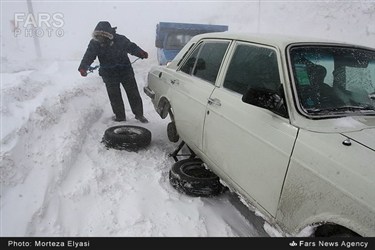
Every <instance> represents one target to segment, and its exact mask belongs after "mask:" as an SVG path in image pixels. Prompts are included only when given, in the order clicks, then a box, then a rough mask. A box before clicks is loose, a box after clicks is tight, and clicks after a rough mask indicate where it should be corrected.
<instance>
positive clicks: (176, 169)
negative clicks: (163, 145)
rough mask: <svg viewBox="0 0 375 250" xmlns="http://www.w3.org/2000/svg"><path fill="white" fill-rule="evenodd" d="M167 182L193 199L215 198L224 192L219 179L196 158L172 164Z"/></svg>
mask: <svg viewBox="0 0 375 250" xmlns="http://www.w3.org/2000/svg"><path fill="white" fill-rule="evenodd" d="M169 181H170V183H171V185H172V186H173V187H174V188H175V189H176V190H177V191H179V192H181V193H184V194H187V195H190V196H195V197H197V196H200V197H210V196H215V195H218V194H221V193H223V192H224V191H225V190H226V188H225V186H224V185H222V184H221V183H220V178H219V177H218V176H217V175H216V174H214V173H213V172H212V171H210V170H208V169H206V168H205V166H204V165H203V161H202V160H201V159H198V158H194V159H190V158H189V159H184V160H180V161H178V162H176V163H174V164H173V166H172V168H171V170H170V171H169Z"/></svg>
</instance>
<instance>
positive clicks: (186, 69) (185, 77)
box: [170, 40, 229, 149]
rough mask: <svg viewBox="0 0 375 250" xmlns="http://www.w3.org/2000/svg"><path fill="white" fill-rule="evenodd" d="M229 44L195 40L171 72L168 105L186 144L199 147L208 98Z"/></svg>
mask: <svg viewBox="0 0 375 250" xmlns="http://www.w3.org/2000/svg"><path fill="white" fill-rule="evenodd" d="M228 45H229V41H220V40H205V41H203V42H200V43H198V44H197V46H195V47H194V48H192V49H193V51H192V53H190V54H187V57H186V58H185V59H183V60H184V61H183V62H182V63H181V66H180V68H179V69H178V70H177V72H176V74H175V75H173V76H171V77H172V78H171V80H170V81H171V83H172V85H173V87H172V88H173V94H171V95H170V96H171V107H172V112H173V115H174V120H175V122H176V127H177V131H178V133H179V135H180V137H181V138H182V139H183V140H184V141H185V142H186V143H188V145H190V146H193V145H192V144H194V145H195V146H196V147H198V148H199V149H201V148H202V132H203V121H204V117H205V111H206V106H207V100H208V97H209V96H210V95H211V93H212V91H213V89H214V88H215V82H216V78H217V75H218V72H219V69H220V67H221V64H222V60H223V57H224V54H225V53H226V51H227V48H228Z"/></svg>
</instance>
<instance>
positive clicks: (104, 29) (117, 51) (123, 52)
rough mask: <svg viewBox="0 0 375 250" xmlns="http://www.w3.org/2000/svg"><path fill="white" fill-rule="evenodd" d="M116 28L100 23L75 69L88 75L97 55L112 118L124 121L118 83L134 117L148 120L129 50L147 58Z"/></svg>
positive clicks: (134, 54)
mask: <svg viewBox="0 0 375 250" xmlns="http://www.w3.org/2000/svg"><path fill="white" fill-rule="evenodd" d="M116 28H117V27H111V24H110V23H109V22H107V21H101V22H99V23H98V24H97V25H96V27H95V30H94V32H93V34H92V37H93V38H92V39H91V41H90V43H89V45H88V47H87V50H86V53H85V55H84V56H83V59H82V61H81V64H80V65H79V68H78V71H79V72H80V73H81V76H83V77H85V76H87V70H88V68H89V66H90V65H91V64H92V63H93V62H94V60H95V59H96V57H98V59H99V62H100V68H99V75H100V76H101V77H102V78H103V81H104V83H105V86H106V88H107V92H108V97H109V100H110V102H111V107H112V110H113V113H114V114H115V116H114V118H113V120H114V121H118V122H120V121H126V114H125V107H124V102H123V99H122V96H121V89H120V84H121V85H122V86H123V87H124V89H125V92H126V95H127V97H128V100H129V104H130V107H131V110H132V112H133V114H134V115H135V119H137V120H139V121H140V122H142V123H147V122H148V120H147V119H146V118H145V117H144V116H143V103H142V98H141V96H140V94H139V91H138V87H137V83H136V80H135V78H134V71H133V68H132V65H131V63H130V60H129V57H128V53H129V54H131V55H133V56H137V57H139V58H141V59H144V58H148V54H147V52H146V51H144V50H142V49H141V48H140V47H138V45H136V44H135V43H133V42H131V41H130V40H129V39H128V38H126V37H125V36H123V35H120V34H117V33H116Z"/></svg>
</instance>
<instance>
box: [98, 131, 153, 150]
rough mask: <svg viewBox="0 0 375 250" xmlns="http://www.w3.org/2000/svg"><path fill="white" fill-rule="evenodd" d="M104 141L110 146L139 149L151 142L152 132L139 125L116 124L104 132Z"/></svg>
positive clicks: (120, 148)
mask: <svg viewBox="0 0 375 250" xmlns="http://www.w3.org/2000/svg"><path fill="white" fill-rule="evenodd" d="M102 142H103V143H104V144H105V145H106V147H109V148H114V149H119V150H128V151H137V150H139V149H140V148H144V147H146V146H148V145H149V144H150V142H151V132H150V131H149V130H148V129H146V128H143V127H139V126H130V125H122V126H114V127H110V128H108V129H107V130H106V131H105V132H104V136H103V140H102Z"/></svg>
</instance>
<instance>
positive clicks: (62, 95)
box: [1, 59, 272, 236]
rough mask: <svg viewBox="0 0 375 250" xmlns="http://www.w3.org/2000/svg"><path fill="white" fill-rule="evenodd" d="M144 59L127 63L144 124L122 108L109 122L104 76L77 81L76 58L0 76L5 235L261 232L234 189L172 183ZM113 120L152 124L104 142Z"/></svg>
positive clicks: (165, 140)
mask: <svg viewBox="0 0 375 250" xmlns="http://www.w3.org/2000/svg"><path fill="white" fill-rule="evenodd" d="M150 61H152V59H151V60H150ZM150 61H146V60H143V61H137V62H136V63H135V64H134V69H135V72H136V75H137V81H138V85H139V89H140V92H141V95H142V97H143V100H144V106H145V116H146V117H147V118H148V119H149V120H150V122H149V123H148V124H140V123H139V122H138V121H137V120H135V119H134V116H133V115H132V114H131V111H130V109H129V105H127V106H126V111H127V115H128V120H127V121H126V122H123V123H117V122H113V121H112V120H111V117H112V112H111V108H110V105H109V102H108V97H107V93H106V90H105V86H104V84H103V82H102V80H101V78H100V77H99V76H98V75H97V72H95V73H94V74H90V75H89V76H88V77H87V78H81V77H80V75H79V73H78V72H77V69H76V68H77V65H78V64H79V61H76V62H75V61H72V62H67V61H63V62H57V61H55V62H51V63H47V62H45V63H41V64H39V65H34V68H30V69H28V70H23V71H19V72H14V71H13V72H9V73H3V74H2V77H3V78H2V81H3V83H4V84H3V86H2V87H3V88H2V104H3V105H2V109H1V112H2V133H1V136H2V138H1V140H2V155H1V157H2V159H1V161H2V170H1V183H2V195H1V215H2V224H1V235H2V236H260V235H262V233H263V232H262V231H260V232H258V231H259V230H257V229H256V228H254V225H252V224H251V222H249V221H248V219H247V218H245V217H244V214H243V213H242V214H241V212H240V211H239V210H238V209H237V208H236V206H235V205H234V204H235V198H233V197H230V196H231V194H229V193H228V194H224V195H222V196H219V197H215V198H192V197H188V196H186V195H182V194H180V193H178V192H177V191H176V190H175V189H174V188H173V187H172V186H171V185H170V184H169V180H168V173H169V169H170V167H171V165H172V164H173V162H174V161H173V159H172V158H171V157H169V156H168V154H169V153H171V152H172V151H173V150H174V148H175V147H176V146H177V145H178V144H174V143H170V142H169V141H168V138H167V135H166V124H167V122H168V121H167V120H162V119H161V118H160V117H159V116H158V115H157V114H156V112H155V111H154V109H153V106H152V104H151V102H150V100H149V98H148V97H147V96H145V94H144V93H143V86H144V85H145V81H146V77H147V71H148V68H149V66H150V65H151V64H152V63H151V62H150ZM35 66H37V67H35ZM119 124H128V125H138V126H144V127H146V128H147V129H149V130H150V131H151V132H152V142H151V144H150V145H149V147H147V149H143V150H140V151H138V152H128V151H122V150H114V149H107V148H106V147H105V145H104V144H103V143H101V139H102V137H103V134H104V131H105V130H106V129H107V128H109V127H111V126H115V125H119ZM271 232H272V230H271ZM263 235H264V233H263Z"/></svg>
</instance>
